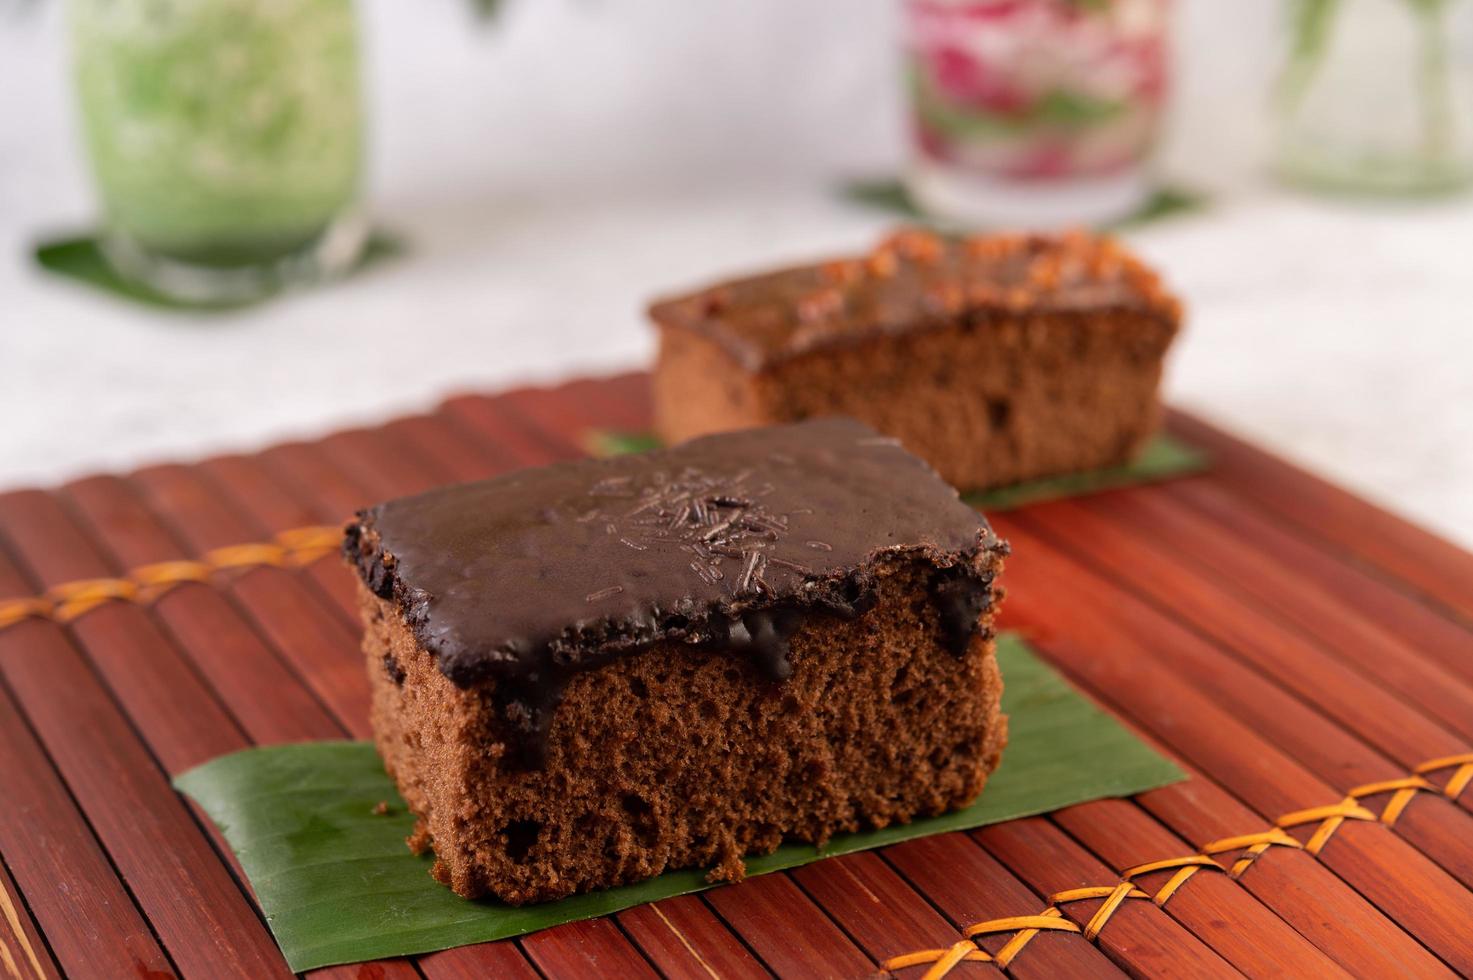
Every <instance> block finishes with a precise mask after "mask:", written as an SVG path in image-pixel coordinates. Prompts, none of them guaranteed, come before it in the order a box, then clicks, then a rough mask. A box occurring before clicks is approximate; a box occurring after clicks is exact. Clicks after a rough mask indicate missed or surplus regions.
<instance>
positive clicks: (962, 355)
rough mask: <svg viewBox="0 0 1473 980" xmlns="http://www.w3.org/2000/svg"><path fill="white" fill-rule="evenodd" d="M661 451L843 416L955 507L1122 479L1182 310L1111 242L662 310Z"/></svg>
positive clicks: (878, 268) (778, 280)
mask: <svg viewBox="0 0 1473 980" xmlns="http://www.w3.org/2000/svg"><path fill="white" fill-rule="evenodd" d="M650 315H651V317H652V318H653V320H654V322H655V324H656V325H657V327H658V328H659V334H660V350H659V358H658V361H657V364H656V367H655V374H654V401H655V421H656V427H657V429H658V431H659V434H660V435H661V436H662V437H663V438H664V439H665V440H666V441H667V442H673V441H679V440H681V439H688V438H690V437H692V436H698V435H704V434H706V433H710V432H719V431H725V430H728V429H740V428H745V427H748V426H756V425H771V424H773V423H780V422H794V421H799V420H802V419H806V418H812V417H815V416H823V415H849V416H852V417H854V418H857V419H861V420H863V421H865V422H867V423H869V424H870V425H872V426H874V427H875V428H877V429H879V430H880V431H882V432H884V433H886V434H888V435H892V436H896V437H897V438H899V439H900V441H901V442H902V443H903V444H904V445H905V447H906V448H907V449H909V450H911V451H912V452H914V453H917V454H919V455H920V456H922V457H924V458H925V459H927V460H929V461H930V462H931V464H932V465H933V466H935V467H936V469H937V471H938V472H939V473H940V474H941V475H942V476H943V477H944V478H946V479H947V480H949V481H950V482H952V483H953V484H955V485H957V486H960V487H963V488H965V489H980V488H985V487H993V486H1003V485H1007V484H1012V483H1017V482H1020V481H1023V480H1030V479H1036V478H1041V477H1046V476H1052V475H1057V474H1062V473H1069V472H1076V471H1081V470H1088V469H1094V468H1096V467H1102V466H1110V465H1114V464H1119V463H1124V462H1126V461H1128V460H1129V459H1130V458H1131V457H1132V456H1133V455H1134V454H1135V453H1136V451H1137V450H1139V449H1140V447H1141V446H1142V445H1143V444H1144V443H1145V442H1146V440H1148V439H1149V438H1150V436H1151V435H1152V433H1153V432H1154V431H1155V429H1156V427H1157V424H1158V416H1159V407H1158V400H1157V388H1158V386H1159V383H1160V378H1161V367H1162V360H1163V357H1164V356H1165V354H1166V350H1167V348H1168V347H1169V346H1170V344H1171V341H1172V338H1173V337H1174V336H1175V335H1176V332H1177V328H1178V325H1179V322H1180V318H1181V310H1180V305H1179V304H1178V302H1177V301H1176V299H1174V298H1173V297H1172V296H1171V295H1170V294H1169V293H1168V292H1166V290H1165V289H1164V288H1163V287H1162V286H1161V283H1160V281H1159V279H1158V278H1157V276H1156V274H1155V273H1154V272H1152V271H1151V270H1150V269H1148V268H1147V267H1146V266H1145V265H1143V264H1142V263H1141V262H1140V261H1139V260H1137V259H1135V258H1134V257H1132V256H1131V255H1130V254H1129V253H1127V252H1126V251H1125V250H1124V249H1123V248H1121V247H1120V245H1118V244H1117V243H1116V242H1115V241H1114V240H1113V239H1110V238H1104V237H1092V236H1089V235H1085V234H1081V233H1073V234H1066V235H1062V236H1055V237H1045V236H1039V235H1004V236H991V237H977V238H970V239H965V240H956V239H943V238H941V237H938V236H936V235H934V234H931V233H929V232H925V231H915V230H910V231H903V232H900V233H898V234H895V235H893V236H891V237H890V238H889V239H887V240H886V241H884V242H882V243H881V244H880V245H879V247H877V248H876V249H875V250H873V251H872V252H871V253H870V254H868V255H864V256H858V257H855V258H849V259H842V260H839V261H834V262H827V263H823V264H818V265H811V266H805V267H802V268H794V269H787V270H783V271H779V272H773V273H769V274H766V275H759V276H753V277H750V278H744V279H738V280H736V281H734V282H729V283H726V284H724V285H719V286H713V287H711V288H709V289H703V290H701V291H699V292H696V293H692V294H690V295H686V296H681V297H678V298H675V299H670V300H666V301H664V302H659V303H656V304H655V305H654V306H653V307H652V308H651V311H650Z"/></svg>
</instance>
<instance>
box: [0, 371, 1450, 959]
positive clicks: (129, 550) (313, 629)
mask: <svg viewBox="0 0 1473 980" xmlns="http://www.w3.org/2000/svg"><path fill="white" fill-rule="evenodd" d="M648 421H649V419H648V405H647V401H646V396H645V378H644V377H643V376H642V375H627V376H622V377H618V378H611V379H602V380H586V381H578V382H574V383H572V384H569V385H566V386H563V387H561V388H557V389H523V390H518V391H513V392H508V393H505V394H502V395H499V396H491V397H488V396H479V395H477V396H466V397H461V398H456V399H452V400H451V401H449V402H447V403H446V404H445V405H444V406H442V407H441V408H440V409H439V410H437V411H436V412H434V413H432V414H429V415H425V416H417V417H414V418H407V419H401V420H398V421H395V422H392V423H390V424H388V425H385V426H382V427H379V428H375V429H365V430H353V431H349V432H341V433H337V434H334V435H331V436H328V437H326V438H324V439H322V440H319V441H317V442H314V443H294V444H289V445H283V446H278V447H274V448H272V449H269V450H266V451H264V452H262V453H258V454H254V455H250V456H227V457H220V458H216V459H211V460H207V461H205V462H203V463H200V464H197V465H192V466H179V465H165V466H153V467H148V468H146V469H143V470H140V471H137V472H135V473H132V474H129V475H127V476H123V477H118V476H97V477H91V478H88V479H83V480H78V481H75V482H73V483H70V484H68V485H66V486H65V487H62V488H60V489H58V490H54V491H34V490H32V491H16V492H12V493H8V494H4V495H0V773H3V775H4V792H3V794H0V801H3V802H0V966H3V968H4V970H5V972H6V975H8V976H16V977H31V976H54V975H60V974H61V973H63V972H64V973H66V974H70V975H74V976H144V977H156V976H168V975H173V974H176V973H177V974H183V975H187V976H203V977H225V976H249V977H266V976H279V975H282V974H284V973H286V968H285V966H284V964H283V962H282V960H281V958H280V956H279V954H278V953H277V951H276V948H275V946H274V944H273V943H272V941H271V938H270V935H269V933H268V932H267V930H266V927H265V925H264V923H262V922H261V920H260V918H259V916H258V915H257V913H256V911H255V908H254V905H253V903H252V902H251V899H250V897H249V894H248V889H247V888H246V887H245V886H244V884H243V878H242V877H241V876H240V875H239V874H238V870H237V869H236V868H234V867H233V866H232V862H231V859H230V858H229V857H228V854H229V851H228V850H227V849H226V848H225V847H224V845H223V842H222V841H221V840H219V839H218V838H217V837H216V835H215V833H214V830H213V828H212V827H211V825H210V824H209V822H208V821H207V820H205V819H204V818H203V816H202V814H200V813H198V812H195V811H194V810H192V809H191V808H190V806H189V805H188V804H187V803H186V802H184V801H183V800H182V799H181V798H180V797H179V796H177V795H176V794H175V793H174V791H173V790H172V789H171V788H170V786H169V782H168V780H169V778H170V777H171V776H173V775H175V774H177V773H179V772H181V771H183V770H185V769H188V768H190V767H191V766H194V765H196V764H198V763H200V762H203V761H205V760H207V759H210V758H213V757H215V756H217V755H221V754H223V753H226V752H230V751H232V750H235V749H240V748H244V747H246V746H249V745H252V744H266V743H274V742H287V741H301V740H305V739H314V738H341V737H344V736H352V737H357V738H362V737H366V736H367V735H368V729H367V700H368V696H367V690H368V689H367V681H366V678H365V676H364V674H363V670H362V665H361V663H360V655H359V653H358V649H357V624H356V609H355V604H354V598H353V592H352V589H351V582H350V580H349V578H348V575H347V573H346V572H345V571H344V569H343V568H341V567H340V564H339V563H338V562H337V561H335V560H334V559H332V558H331V557H326V556H327V555H328V554H329V553H330V552H331V551H332V550H333V547H334V544H335V533H334V531H333V530H332V529H333V528H334V527H335V525H336V524H337V523H338V522H339V521H340V520H341V519H342V518H343V517H344V516H345V515H346V514H348V513H349V512H351V511H352V510H353V509H355V508H357V507H359V506H362V505H364V504H365V503H369V502H373V501H375V500H378V499H381V498H384V497H389V496H394V495H398V494H403V493H410V492H414V491H417V490H422V489H426V488H428V487H430V486H434V485H437V484H440V483H444V482H448V481H452V480H464V479H473V478H477V477H482V476H486V475H489V474H491V473H494V472H498V471H501V470H505V469H507V468H509V467H513V466H521V465H531V464H537V463H545V462H550V461H552V460H555V459H561V458H567V457H572V456H576V455H579V454H581V452H582V448H581V447H582V445H583V436H584V434H585V433H586V432H587V431H588V430H589V429H591V428H625V429H639V428H642V427H644V426H646V425H647V424H648ZM1170 426H1171V428H1172V430H1173V431H1174V432H1175V433H1176V434H1177V435H1179V436H1182V437H1183V438H1185V439H1187V440H1188V441H1190V442H1191V443H1193V444H1195V445H1198V446H1202V447H1204V448H1207V449H1209V450H1210V451H1211V452H1212V454H1213V459H1214V467H1213V469H1212V470H1211V472H1209V473H1207V474H1204V475H1201V476H1195V477H1190V478H1186V479H1182V480H1178V481H1174V482H1171V483H1166V484H1161V485H1157V486H1149V487H1137V488H1133V489H1129V490H1121V491H1114V492H1111V493H1106V494H1100V495H1097V496H1091V497H1083V498H1076V499H1072V500H1067V501H1061V502H1055V503H1049V504H1041V505H1034V506H1030V507H1025V508H1023V509H1021V510H1018V511H1016V512H1013V513H1010V514H1007V515H1001V516H999V517H998V518H997V519H996V523H997V525H998V527H999V530H1000V531H1001V532H1002V533H1003V534H1004V536H1006V537H1008V538H1009V539H1011V540H1012V542H1013V544H1014V558H1013V559H1012V560H1011V561H1010V563H1009V567H1008V571H1007V579H1008V584H1009V598H1008V600H1007V603H1006V605H1005V613H1004V620H1005V623H1004V625H1005V626H1008V627H1012V628H1018V629H1022V630H1024V631H1025V632H1026V633H1027V634H1028V635H1029V637H1030V639H1031V640H1032V642H1033V643H1034V645H1035V646H1036V647H1037V648H1038V649H1039V651H1040V652H1041V653H1042V654H1043V655H1044V656H1045V657H1046V658H1047V659H1048V660H1049V661H1050V662H1051V663H1053V664H1054V665H1055V666H1056V667H1058V668H1059V669H1060V670H1062V671H1063V672H1065V673H1066V674H1067V675H1068V676H1069V677H1070V679H1071V680H1072V681H1073V682H1074V683H1075V684H1076V685H1078V686H1079V687H1081V688H1082V689H1083V690H1085V691H1087V692H1088V693H1090V694H1091V695H1092V696H1094V697H1095V698H1096V699H1097V700H1099V701H1100V702H1101V703H1102V704H1104V705H1105V706H1106V707H1108V708H1109V709H1110V710H1112V711H1114V712H1115V713H1116V714H1117V715H1119V716H1120V717H1121V718H1122V719H1124V720H1125V721H1126V722H1127V723H1128V724H1130V725H1132V726H1133V727H1135V728H1136V730H1138V731H1139V732H1140V733H1141V734H1142V735H1143V736H1144V737H1146V738H1148V739H1150V740H1153V741H1154V742H1155V743H1156V744H1157V745H1158V746H1159V747H1161V748H1162V750H1163V751H1165V752H1167V753H1169V754H1171V755H1172V756H1173V757H1174V758H1176V759H1178V760H1179V761H1180V762H1181V763H1182V765H1183V766H1184V767H1186V768H1187V769H1188V770H1189V771H1191V773H1192V778H1191V779H1189V780H1188V781H1187V782H1184V783H1178V784H1175V785H1172V786H1168V787H1165V788H1163V789H1160V790H1155V791H1152V792H1150V793H1146V794H1143V795H1141V796H1139V797H1136V798H1134V799H1131V800H1106V801H1099V802H1095V803H1089V804H1084V805H1081V806H1078V807H1073V808H1071V809H1069V810H1065V811H1061V812H1058V813H1055V814H1051V815H1050V816H1048V817H1039V818H1032V819H1027V820H1020V821H1014V822H1012V823H1007V824H1001V825H997V826H994V827H990V828H986V829H983V830H980V831H975V832H971V833H965V834H963V833H955V834H947V835H942V836H938V837H931V838H925V839H922V840H916V841H911V842H908V843H905V844H900V845H896V846H894V847H891V848H888V849H885V850H883V851H878V852H867V853H861V854H854V855H850V856H847V857H842V858H836V859H832V860H828V861H822V862H818V863H816V864H812V865H808V866H805V867H802V868H799V869H796V870H794V871H791V872H785V873H778V874H773V875H769V876H766V877H762V878H757V879H753V880H751V881H748V882H745V883H743V884H741V885H739V886H734V887H729V888H720V889H716V890H713V891H711V892H707V893H704V894H702V895H696V896H686V897H682V898H676V899H671V900H667V901H663V902H659V903H656V904H653V905H647V906H643V907H640V908H635V909H630V910H627V911H624V912H620V913H617V914H616V915H613V916H610V917H606V918H603V919H595V920H589V921H585V922H578V923H571V924H568V925H565V926H559V927H556V928H553V929H549V930H545V931H543V932H540V933H536V934H532V935H529V936H525V937H522V938H521V939H518V940H515V941H506V942H500V943H487V944H482V945H479V946H470V947H463V948H460V949H455V950H449V951H446V952H443V953H436V954H433V955H429V956H423V957H417V958H415V959H413V960H408V959H405V960H392V961H384V962H378V963H370V964H358V965H355V966H349V967H337V968H331V969H326V970H320V971H315V973H314V975H317V974H321V975H340V976H343V977H361V978H397V977H405V978H408V977H418V976H422V977H427V978H441V977H444V978H454V977H467V976H485V975H494V976H513V977H515V976H525V977H536V976H544V977H564V976H568V977H572V976H589V975H599V976H621V977H622V976H651V975H658V974H663V975H666V976H682V977H683V976H703V977H709V976H712V975H718V976H764V975H768V974H769V973H776V974H778V975H785V976H812V975H834V976H860V975H867V974H873V973H875V972H878V971H881V970H882V969H884V968H885V967H886V966H888V967H889V968H892V969H894V970H895V971H897V972H899V974H900V975H902V976H906V977H910V976H919V975H921V974H922V973H923V972H928V973H930V974H931V975H939V974H941V973H944V972H947V971H952V972H953V975H957V976H960V975H971V974H981V973H985V972H992V973H995V972H997V971H998V970H999V969H1000V968H1001V969H1004V970H1005V971H1006V972H1008V973H1011V974H1015V975H1018V976H1060V975H1065V976H1073V975H1079V974H1082V973H1086V972H1088V973H1089V974H1091V975H1093V974H1101V975H1104V974H1111V973H1120V972H1127V973H1131V974H1134V975H1138V976H1167V975H1170V976H1183V975H1198V976H1235V975H1239V974H1240V973H1247V974H1249V975H1255V976H1267V975H1270V974H1273V975H1280V974H1285V973H1287V974H1291V975H1315V976H1320V975H1337V974H1342V973H1350V974H1355V975H1363V976H1384V975H1387V974H1392V973H1397V974H1413V975H1427V976H1435V975H1449V974H1451V973H1453V972H1458V973H1463V974H1469V973H1473V933H1470V931H1469V929H1468V923H1469V922H1473V891H1470V887H1473V814H1470V813H1469V812H1468V811H1469V809H1470V808H1473V789H1470V788H1469V783H1470V782H1473V628H1470V624H1473V556H1470V555H1469V554H1468V553H1466V552H1464V551H1461V550H1460V549H1458V548H1456V547H1454V546H1453V545H1451V544H1448V543H1447V542H1445V541H1442V540H1440V539H1438V538H1436V537H1435V536H1433V535H1431V534H1428V533H1427V532H1425V531H1422V530H1420V529H1418V528H1415V527H1412V526H1411V525H1409V524H1406V523H1405V522H1403V521H1401V520H1399V519H1397V518H1395V517H1393V516H1391V515H1390V514H1387V513H1386V512H1384V511H1380V510H1377V509H1376V508H1374V507H1372V506H1371V505H1369V504H1367V503H1365V502H1363V501H1361V500H1359V499H1357V498H1356V497H1354V496H1352V495H1350V494H1348V493H1346V492H1345V491H1343V490H1341V489H1339V488H1337V487H1335V486H1333V485H1331V484H1329V483H1326V482H1324V481H1322V480H1319V479H1317V478H1315V477H1313V476H1311V475H1309V474H1307V473H1304V472H1302V471H1300V470H1297V469H1295V468H1293V467H1291V466H1289V465H1287V464H1285V463H1283V462H1281V461H1279V460H1276V459H1274V458H1272V457H1270V456H1268V455H1265V454H1263V453H1261V452H1260V451H1258V450H1256V449H1254V448H1252V447H1251V446H1248V445H1246V444H1244V443H1241V442H1239V441H1236V440H1234V439H1231V438H1230V437H1228V436H1226V435H1224V434H1222V433H1220V432H1218V431H1217V430H1215V429H1212V428H1211V427H1209V426H1207V425H1206V424H1205V423H1202V422H1201V421H1199V420H1196V419H1193V418H1190V417H1188V416H1185V415H1180V414H1176V415H1173V416H1172V418H1171V422H1170ZM324 528H326V529H327V530H323V529H324ZM6 597H8V601H7V599H6Z"/></svg>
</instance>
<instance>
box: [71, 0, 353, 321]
mask: <svg viewBox="0 0 1473 980" xmlns="http://www.w3.org/2000/svg"><path fill="white" fill-rule="evenodd" d="M70 12H71V26H72V38H73V44H74V56H75V61H76V81H77V91H78V95H79V98H80V103H81V114H82V124H83V130H84V133H85V135H86V141H87V148H88V151H89V153H90V156H91V164H92V171H93V175H94V177H95V179H96V182H97V187H98V191H99V194H100V198H101V204H102V210H103V229H102V245H103V249H104V251H105V253H106V255H107V257H108V260H109V261H110V262H111V263H112V264H113V265H114V266H115V267H116V269H117V271H118V272H119V273H120V274H122V275H124V276H125V277H127V278H129V279H132V280H134V281H138V282H141V283H143V284H144V285H146V286H148V287H150V288H152V289H155V290H157V291H159V292H161V293H164V294H166V295H170V296H175V297H178V298H181V299H187V300H197V301H238V300H243V299H249V298H251V297H253V296H257V295H263V294H266V293H270V292H273V291H275V290H278V289H281V288H283V287H286V286H290V285H295V284H298V283H302V282H310V281H314V280H317V279H320V278H322V277H324V276H328V275H332V274H334V273H336V272H340V271H342V270H344V269H346V268H348V267H350V266H351V265H353V264H354V263H355V262H356V261H357V259H358V257H359V255H360V253H361V251H362V248H363V244H364V239H365V237H366V226H365V223H364V220H363V217H362V215H361V212H360V211H359V207H358V205H359V190H360V185H361V176H362V159H363V118H362V107H361V104H360V97H359V78H358V39H357V30H356V23H355V18H354V14H353V3H352V0H71V11H70Z"/></svg>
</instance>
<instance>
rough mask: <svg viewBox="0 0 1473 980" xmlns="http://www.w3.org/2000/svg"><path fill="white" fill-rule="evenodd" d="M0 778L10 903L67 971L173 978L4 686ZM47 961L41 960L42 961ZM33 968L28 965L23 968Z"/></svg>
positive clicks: (0, 846) (1, 845)
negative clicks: (1, 776)
mask: <svg viewBox="0 0 1473 980" xmlns="http://www.w3.org/2000/svg"><path fill="white" fill-rule="evenodd" d="M6 571H7V569H0V580H4V581H5V582H6V583H7V584H9V583H12V582H15V581H16V579H15V578H14V577H12V576H6V574H5V572H6ZM13 653H14V650H13V649H12V651H11V652H10V653H9V654H0V655H13ZM0 772H3V773H5V799H6V810H7V814H8V819H5V820H0V853H3V854H4V855H5V863H6V865H7V868H8V872H9V874H8V875H7V879H6V880H7V886H6V888H7V895H9V896H13V897H11V898H9V899H8V901H9V902H10V903H11V904H12V905H14V906H15V907H16V908H18V909H19V908H22V907H24V908H27V909H28V910H29V913H30V917H31V918H32V920H33V921H34V922H35V923H36V925H37V926H38V927H39V928H40V929H41V931H42V932H44V933H45V935H46V937H47V939H48V940H49V943H50V947H51V949H53V950H55V955H56V958H57V961H59V965H60V966H61V968H62V969H64V970H66V971H67V972H68V973H71V974H76V975H79V976H87V975H93V976H126V975H128V974H129V973H135V972H136V973H139V974H143V975H145V976H152V977H165V976H173V975H174V970H173V967H172V966H171V964H170V963H169V959H168V957H167V956H165V955H164V951H163V950H162V949H160V948H159V944H158V941H157V940H156V939H155V938H154V935H153V933H152V932H151V931H150V930H149V928H148V923H147V921H146V919H145V918H144V916H143V915H142V914H141V913H140V912H139V910H138V909H137V908H136V907H135V906H134V904H133V900H132V898H130V897H129V895H128V892H127V890H126V888H125V887H124V886H123V883H122V882H121V881H119V880H118V876H117V873H116V872H115V871H114V869H113V866H112V864H111V863H110V862H109V860H108V857H107V855H106V854H105V853H104V852H103V850H102V848H101V847H100V846H99V845H98V842H97V840H96V838H94V837H93V835H92V831H91V829H90V828H89V827H88V825H87V821H86V818H85V817H84V816H83V815H82V813H81V812H80V811H79V810H78V809H77V806H76V804H75V803H74V801H73V800H72V798H71V796H70V795H69V794H68V793H67V789H66V786H65V785H63V783H62V781H61V778H60V776H58V775H57V773H56V772H55V770H53V769H52V766H51V760H50V759H48V758H47V757H46V754H45V750H44V749H42V747H41V746H40V744H39V743H38V742H37V741H36V739H35V736H34V735H33V734H32V732H31V730H30V728H29V727H28V726H27V725H26V724H25V722H24V721H22V719H21V714H20V707H19V706H18V705H17V704H16V703H15V701H14V699H13V698H12V697H11V695H10V692H9V691H8V690H7V688H6V686H5V685H3V684H0ZM22 895H24V900H23V901H22V898H21V896H22ZM17 945H18V944H17ZM33 948H34V947H33ZM44 951H45V950H44V948H40V949H37V950H36V956H37V958H38V959H42V953H43V952H44ZM22 952H23V951H22ZM26 958H28V957H23V956H18V957H17V963H18V964H19V963H20V962H21V960H22V959H26ZM48 962H49V956H48V958H46V959H42V968H43V971H44V968H45V967H46V965H47V964H48Z"/></svg>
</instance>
